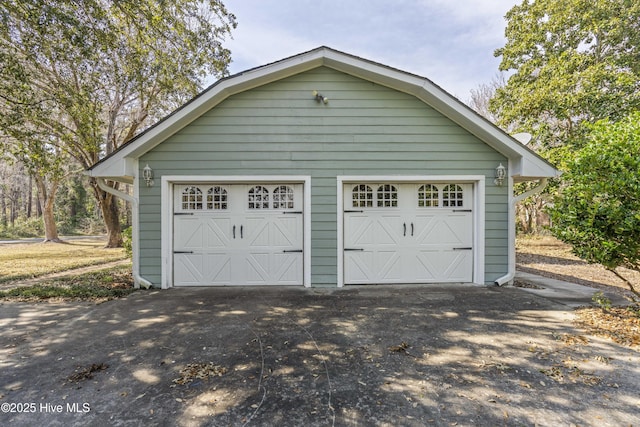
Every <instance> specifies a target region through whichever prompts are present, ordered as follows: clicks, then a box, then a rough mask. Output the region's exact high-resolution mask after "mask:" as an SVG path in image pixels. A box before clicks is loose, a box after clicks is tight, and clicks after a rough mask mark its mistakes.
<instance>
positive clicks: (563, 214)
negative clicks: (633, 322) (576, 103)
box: [550, 112, 640, 297]
mask: <svg viewBox="0 0 640 427" xmlns="http://www.w3.org/2000/svg"><path fill="white" fill-rule="evenodd" d="M589 129H590V133H589V135H588V138H587V140H586V142H585V144H584V147H583V148H581V149H579V151H578V152H577V155H576V157H575V159H574V160H573V161H572V162H570V163H569V165H568V166H569V167H568V170H567V172H566V174H565V175H564V188H563V189H562V192H561V194H560V195H559V196H558V197H557V198H556V200H555V205H554V206H553V208H552V209H551V210H550V211H551V215H552V220H553V226H552V229H551V231H552V233H553V234H554V235H555V236H556V237H558V238H559V239H560V240H562V241H564V242H566V243H569V244H571V245H572V246H573V250H574V252H575V253H576V255H578V256H579V257H581V258H583V259H585V260H586V261H587V262H590V263H599V264H602V265H603V266H605V267H606V268H607V269H609V270H610V271H613V272H614V273H615V274H617V275H618V276H619V277H621V275H620V272H619V271H618V270H617V269H618V267H626V268H629V269H632V270H636V271H640V113H639V112H636V113H633V114H631V115H629V116H628V117H627V118H625V119H624V120H622V121H620V122H617V123H613V122H611V121H608V120H603V121H599V122H597V123H596V124H595V125H592V126H590V128H589ZM621 278H623V277H621ZM623 279H624V278H623ZM624 280H625V281H626V282H627V284H628V285H629V286H630V288H631V290H633V291H634V292H635V294H636V295H637V296H638V297H640V289H634V286H633V285H632V284H631V283H630V282H629V281H628V280H626V279H624Z"/></svg>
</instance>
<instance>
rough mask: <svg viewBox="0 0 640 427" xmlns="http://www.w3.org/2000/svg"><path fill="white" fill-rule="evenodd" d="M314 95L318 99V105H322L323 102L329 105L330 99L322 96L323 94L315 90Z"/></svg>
mask: <svg viewBox="0 0 640 427" xmlns="http://www.w3.org/2000/svg"><path fill="white" fill-rule="evenodd" d="M312 93H313V96H314V97H315V98H316V102H317V103H321V102H322V103H323V104H328V103H329V98H327V97H326V96H322V94H320V93H318V91H317V90H314V91H313V92H312Z"/></svg>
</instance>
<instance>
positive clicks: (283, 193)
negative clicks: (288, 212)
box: [247, 185, 295, 210]
mask: <svg viewBox="0 0 640 427" xmlns="http://www.w3.org/2000/svg"><path fill="white" fill-rule="evenodd" d="M247 200H248V202H249V204H248V207H249V209H250V210H254V209H293V208H294V207H295V206H294V205H295V203H294V200H295V194H294V190H293V188H291V187H289V186H288V185H279V186H277V187H275V188H273V192H272V193H271V194H270V193H269V188H267V187H266V186H263V185H256V186H254V187H251V188H250V189H249V191H248V192H247Z"/></svg>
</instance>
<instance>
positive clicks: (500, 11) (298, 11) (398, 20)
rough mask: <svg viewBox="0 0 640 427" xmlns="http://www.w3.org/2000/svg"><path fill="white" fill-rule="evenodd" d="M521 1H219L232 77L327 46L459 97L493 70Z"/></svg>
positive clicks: (465, 97) (486, 80)
mask: <svg viewBox="0 0 640 427" xmlns="http://www.w3.org/2000/svg"><path fill="white" fill-rule="evenodd" d="M519 3H521V1H519V0H224V4H225V6H226V7H227V9H228V10H229V12H231V13H233V14H235V15H236V18H237V20H238V28H236V30H235V31H234V32H233V39H231V40H228V41H227V42H226V44H225V46H226V47H227V48H229V49H230V50H231V57H232V60H233V62H232V63H231V66H230V72H231V74H235V73H238V72H241V71H244V70H247V69H250V68H253V67H257V66H260V65H265V64H268V63H271V62H274V61H277V60H280V59H284V58H286V57H289V56H292V55H296V54H298V53H302V52H306V51H308V50H311V49H314V48H317V47H319V46H328V47H331V48H333V49H337V50H340V51H343V52H346V53H349V54H352V55H356V56H360V57H362V58H365V59H368V60H372V61H375V62H379V63H382V64H384V65H388V66H391V67H394V68H398V69H401V70H404V71H408V72H410V73H413V74H418V75H420V76H422V77H427V78H429V79H431V80H432V81H433V82H434V83H436V84H437V85H439V86H441V87H442V88H443V89H445V90H446V91H448V92H450V93H451V94H452V95H455V96H456V97H458V98H459V99H460V100H462V101H467V100H468V99H469V98H470V91H471V89H476V88H477V87H478V86H479V85H480V84H482V83H489V82H490V81H491V80H492V79H493V78H494V77H495V76H496V75H497V74H498V65H499V58H495V57H494V56H493V51H494V50H495V49H496V48H499V47H502V46H503V45H504V29H505V26H506V21H505V20H504V15H505V14H506V12H507V11H508V10H509V9H510V8H511V7H513V6H514V5H516V4H519Z"/></svg>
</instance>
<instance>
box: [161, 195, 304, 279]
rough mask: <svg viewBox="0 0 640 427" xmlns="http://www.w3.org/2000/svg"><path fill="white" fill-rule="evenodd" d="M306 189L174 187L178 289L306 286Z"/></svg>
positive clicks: (174, 245)
mask: <svg viewBox="0 0 640 427" xmlns="http://www.w3.org/2000/svg"><path fill="white" fill-rule="evenodd" d="M302 188H303V186H302V184H251V185H247V184H216V183H210V184H187V185H176V186H174V221H173V250H174V255H173V263H174V265H173V273H174V285H175V286H207V285H302V280H303V256H302V255H303V254H302V249H303V236H302V234H303V226H302V222H303V215H302V206H303V203H302V201H303V197H302Z"/></svg>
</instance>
